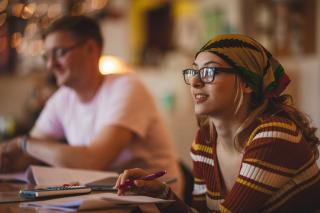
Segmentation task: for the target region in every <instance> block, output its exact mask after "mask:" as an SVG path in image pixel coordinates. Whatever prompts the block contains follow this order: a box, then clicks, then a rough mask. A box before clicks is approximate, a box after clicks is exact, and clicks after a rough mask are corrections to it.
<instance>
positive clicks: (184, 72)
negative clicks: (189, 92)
mask: <svg viewBox="0 0 320 213" xmlns="http://www.w3.org/2000/svg"><path fill="white" fill-rule="evenodd" d="M205 69H209V70H213V74H212V79H211V80H209V81H204V80H203V78H201V71H203V70H205ZM189 71H193V72H194V74H193V75H192V77H195V76H197V77H198V78H199V80H200V81H201V82H202V83H203V84H208V83H211V82H213V81H214V79H215V75H216V74H217V73H236V71H235V70H234V68H232V67H202V68H201V69H199V70H196V69H193V68H188V69H184V70H182V75H183V79H184V82H185V83H186V84H187V85H191V81H190V79H191V78H187V77H186V76H187V72H189Z"/></svg>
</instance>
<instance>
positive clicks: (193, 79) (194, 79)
mask: <svg viewBox="0 0 320 213" xmlns="http://www.w3.org/2000/svg"><path fill="white" fill-rule="evenodd" d="M190 85H191V86H192V87H201V86H203V85H204V83H203V82H202V81H201V80H200V76H199V75H195V76H193V77H191V79H190Z"/></svg>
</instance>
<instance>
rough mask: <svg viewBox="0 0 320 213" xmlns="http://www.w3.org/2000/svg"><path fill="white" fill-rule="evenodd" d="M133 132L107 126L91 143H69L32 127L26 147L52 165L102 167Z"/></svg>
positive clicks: (31, 153)
mask: <svg viewBox="0 0 320 213" xmlns="http://www.w3.org/2000/svg"><path fill="white" fill-rule="evenodd" d="M133 136H134V134H133V133H132V132H131V131H130V130H128V129H126V128H123V127H120V126H106V127H104V128H103V129H102V130H101V131H100V133H99V134H98V135H97V136H96V137H95V138H94V139H93V140H92V141H91V143H90V145H89V146H70V145H68V144H61V143H57V141H53V140H49V139H47V137H46V136H45V135H44V134H42V133H41V132H40V131H39V130H37V129H33V130H32V132H31V137H30V139H29V140H28V142H27V146H26V151H27V153H28V154H29V155H31V156H32V157H34V158H36V159H38V160H40V161H42V162H45V163H47V164H49V165H52V166H62V167H70V168H82V169H96V170H101V169H105V168H106V167H107V166H108V165H110V163H111V162H112V161H113V160H114V159H115V158H116V157H117V156H118V155H119V154H120V152H121V151H122V150H123V149H124V148H125V147H126V146H127V145H128V144H129V142H130V141H131V140H132V137H133Z"/></svg>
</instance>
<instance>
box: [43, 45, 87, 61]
mask: <svg viewBox="0 0 320 213" xmlns="http://www.w3.org/2000/svg"><path fill="white" fill-rule="evenodd" d="M84 43H85V41H81V42H78V43H76V44H74V45H72V46H70V47H55V48H53V49H51V50H48V51H46V52H44V53H43V54H42V58H43V60H44V61H48V59H49V58H50V57H53V58H54V59H57V58H62V57H63V56H64V55H65V54H67V53H68V52H70V51H71V50H74V49H76V48H79V47H81V46H83V45H84Z"/></svg>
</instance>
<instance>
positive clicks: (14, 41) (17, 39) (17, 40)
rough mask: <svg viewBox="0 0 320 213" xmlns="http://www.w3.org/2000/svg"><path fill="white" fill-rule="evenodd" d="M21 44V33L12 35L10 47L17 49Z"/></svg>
mask: <svg viewBox="0 0 320 213" xmlns="http://www.w3.org/2000/svg"><path fill="white" fill-rule="evenodd" d="M21 42H22V33H20V32H15V33H13V34H12V37H11V47H12V48H17V47H18V46H19V45H20V44H21Z"/></svg>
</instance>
